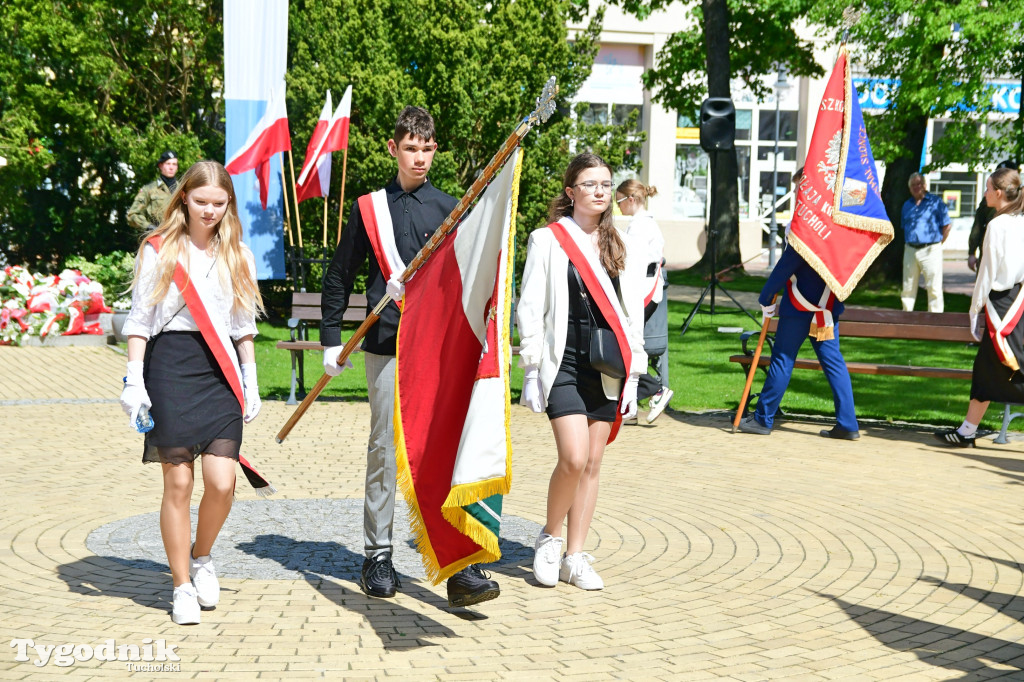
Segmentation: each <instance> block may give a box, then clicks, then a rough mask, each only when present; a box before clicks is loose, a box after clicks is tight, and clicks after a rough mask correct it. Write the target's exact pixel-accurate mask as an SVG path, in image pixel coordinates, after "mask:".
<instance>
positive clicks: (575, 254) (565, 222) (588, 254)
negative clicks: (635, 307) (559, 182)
mask: <svg viewBox="0 0 1024 682" xmlns="http://www.w3.org/2000/svg"><path fill="white" fill-rule="evenodd" d="M548 228H549V229H550V230H551V233H552V234H553V235H554V236H555V239H556V240H557V241H558V243H559V245H560V246H561V247H562V250H563V251H565V255H566V256H568V257H569V260H570V261H571V262H572V264H573V265H574V266H575V267H576V270H577V271H578V272H579V273H580V277H581V278H582V279H583V283H584V284H585V285H586V287H587V291H588V292H589V293H590V297H591V298H592V299H593V301H594V303H595V304H597V308H598V310H600V311H601V314H602V315H603V316H604V319H605V320H607V322H608V324H609V325H610V326H611V328H612V331H613V332H614V333H615V340H616V341H617V342H618V344H619V352H620V353H621V354H622V361H623V363H625V366H626V372H627V373H628V372H629V371H630V368H631V367H632V363H633V352H632V350H631V349H630V347H629V337H628V336H627V334H626V330H627V329H628V328H629V319H628V318H627V317H626V313H625V311H623V309H622V305H621V304H620V303H619V297H618V295H617V294H616V293H615V286H614V285H613V284H612V280H611V278H610V277H609V276H608V273H607V272H605V270H604V268H603V267H602V266H601V262H600V260H599V259H598V255H597V254H596V253H595V252H594V248H593V247H592V246H591V242H590V235H588V234H586V233H585V232H584V231H583V230H582V229H580V226H579V225H577V224H576V222H575V221H574V220H572V218H562V219H561V220H559V221H558V222H556V223H551V224H550V225H548ZM623 385H624V384H623ZM619 390H620V391H621V387H620V389H619ZM621 402H622V396H621V394H620V396H619V405H620V406H621ZM621 424H622V414H621V412H620V410H619V409H618V407H616V410H615V422H614V423H613V424H612V430H611V433H609V434H608V442H609V443H611V442H612V441H613V440H615V436H616V435H617V434H618V432H619V426H620V425H621Z"/></svg>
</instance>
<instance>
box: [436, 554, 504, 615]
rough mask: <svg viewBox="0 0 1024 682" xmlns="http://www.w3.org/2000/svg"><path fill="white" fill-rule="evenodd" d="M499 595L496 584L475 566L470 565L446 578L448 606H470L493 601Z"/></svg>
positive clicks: (499, 590)
mask: <svg viewBox="0 0 1024 682" xmlns="http://www.w3.org/2000/svg"><path fill="white" fill-rule="evenodd" d="M499 594H501V589H500V588H499V587H498V583H497V582H496V581H494V580H491V574H490V573H488V572H487V571H485V570H483V569H481V568H480V567H479V566H477V565H476V564H470V565H469V566H466V567H465V568H464V569H462V570H461V571H459V572H458V573H456V574H455V575H453V576H452V577H451V578H448V606H472V605H473V604H479V603H480V602H485V601H490V600H491V599H495V598H496V597H497V596H498V595H499Z"/></svg>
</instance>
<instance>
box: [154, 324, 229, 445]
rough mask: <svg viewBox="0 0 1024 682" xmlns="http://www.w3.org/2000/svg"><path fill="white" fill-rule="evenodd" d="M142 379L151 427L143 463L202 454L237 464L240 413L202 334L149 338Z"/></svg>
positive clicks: (177, 334)
mask: <svg viewBox="0 0 1024 682" xmlns="http://www.w3.org/2000/svg"><path fill="white" fill-rule="evenodd" d="M143 376H144V378H145V381H146V392H147V393H149V398H150V400H151V401H152V403H153V407H152V408H150V414H151V415H152V416H153V422H154V426H153V429H152V430H151V431H150V432H149V433H147V434H146V441H145V446H144V450H143V454H142V461H143V462H164V463H170V464H181V463H183V462H191V461H194V460H195V458H196V457H198V456H199V455H202V454H210V455H219V456H222V457H231V458H233V459H235V460H237V459H238V452H239V449H240V448H241V445H242V408H241V406H240V405H239V404H238V399H237V398H235V394H234V392H233V391H232V390H231V386H230V385H229V384H228V382H227V379H226V378H225V377H224V373H223V372H221V369H220V366H219V365H218V364H217V360H216V359H215V358H214V356H213V353H212V352H211V351H210V348H209V346H207V345H206V342H205V341H203V336H202V334H200V333H199V332H163V333H160V334H158V335H156V336H154V337H153V338H152V339H150V340H149V343H148V344H147V345H146V364H145V367H144V371H143Z"/></svg>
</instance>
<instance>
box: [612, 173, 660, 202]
mask: <svg viewBox="0 0 1024 682" xmlns="http://www.w3.org/2000/svg"><path fill="white" fill-rule="evenodd" d="M615 191H616V192H618V193H619V194H624V195H625V196H627V197H632V198H633V201H635V202H637V204H639V205H640V206H643V207H644V208H647V200H648V199H650V198H651V197H653V196H657V194H658V188H657V187H654V186H653V185H645V184H644V183H642V182H640V181H639V180H636V179H633V178H630V179H629V180H623V181H622V182H621V183H619V186H618V187H616V188H615Z"/></svg>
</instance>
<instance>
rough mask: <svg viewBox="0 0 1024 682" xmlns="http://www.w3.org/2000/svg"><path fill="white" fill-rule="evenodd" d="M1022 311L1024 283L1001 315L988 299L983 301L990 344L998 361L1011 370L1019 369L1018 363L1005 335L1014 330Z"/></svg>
mask: <svg viewBox="0 0 1024 682" xmlns="http://www.w3.org/2000/svg"><path fill="white" fill-rule="evenodd" d="M1022 313H1024V285H1022V286H1021V288H1020V291H1019V292H1017V298H1015V299H1013V303H1011V304H1010V308H1009V310H1007V311H1006V314H1005V315H1003V316H1002V317H998V315H997V313H996V309H995V307H994V306H993V305H992V302H991V301H990V300H986V301H985V322H986V325H985V327H986V328H987V330H988V337H989V338H990V339H991V340H992V346H993V347H994V348H995V350H996V356H997V357H998V358H999V361H1000V362H1001V363H1003V364H1004V365H1006V366H1007V367H1009V368H1010V369H1012V370H1015V371H1016V370H1019V369H1020V363H1018V362H1017V357H1016V356H1015V355H1014V354H1013V351H1012V350H1011V349H1010V344H1009V343H1007V341H1006V337H1007V336H1009V335H1010V332H1012V331H1013V330H1014V328H1015V327H1016V326H1017V323H1018V322H1020V318H1021V314H1022Z"/></svg>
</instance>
